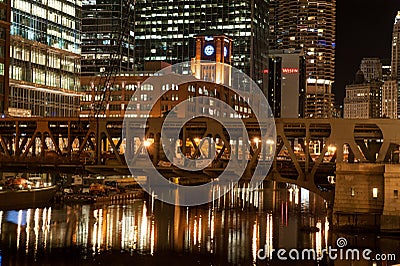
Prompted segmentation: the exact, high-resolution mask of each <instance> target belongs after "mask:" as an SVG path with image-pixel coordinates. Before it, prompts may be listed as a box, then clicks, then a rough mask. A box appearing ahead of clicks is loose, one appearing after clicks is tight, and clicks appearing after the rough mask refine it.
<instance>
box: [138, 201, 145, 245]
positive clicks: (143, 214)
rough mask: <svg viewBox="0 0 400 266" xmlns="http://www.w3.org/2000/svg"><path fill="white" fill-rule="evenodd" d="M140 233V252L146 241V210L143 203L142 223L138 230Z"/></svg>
mask: <svg viewBox="0 0 400 266" xmlns="http://www.w3.org/2000/svg"><path fill="white" fill-rule="evenodd" d="M139 233H140V246H139V248H140V250H144V248H145V244H146V239H147V208H146V204H145V203H143V210H142V222H141V225H140V229H139Z"/></svg>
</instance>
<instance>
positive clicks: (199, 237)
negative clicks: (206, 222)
mask: <svg viewBox="0 0 400 266" xmlns="http://www.w3.org/2000/svg"><path fill="white" fill-rule="evenodd" d="M201 232H202V231H201V215H200V217H199V231H198V239H199V247H200V244H201Z"/></svg>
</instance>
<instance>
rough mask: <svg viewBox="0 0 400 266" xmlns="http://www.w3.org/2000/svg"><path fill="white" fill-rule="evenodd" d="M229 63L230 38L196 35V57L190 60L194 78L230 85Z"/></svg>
mask: <svg viewBox="0 0 400 266" xmlns="http://www.w3.org/2000/svg"><path fill="white" fill-rule="evenodd" d="M204 61H205V62H204ZM208 61H210V63H208ZM231 63H232V40H231V39H230V38H228V37H227V36H224V35H219V36H197V37H196V57H195V58H194V60H192V65H193V67H194V69H193V70H192V72H193V73H195V76H196V78H198V79H203V80H206V81H211V82H215V83H217V84H227V85H231V84H230V83H231V67H229V66H227V65H230V64H231ZM225 64H227V65H225Z"/></svg>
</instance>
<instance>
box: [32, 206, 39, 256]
mask: <svg viewBox="0 0 400 266" xmlns="http://www.w3.org/2000/svg"><path fill="white" fill-rule="evenodd" d="M39 212H40V210H39V208H36V209H35V214H34V217H35V218H34V219H35V220H34V221H35V226H34V227H33V231H34V232H35V249H34V254H35V255H36V253H37V250H38V245H39V221H40V220H39V219H40V214H39Z"/></svg>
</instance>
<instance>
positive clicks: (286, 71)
mask: <svg viewBox="0 0 400 266" xmlns="http://www.w3.org/2000/svg"><path fill="white" fill-rule="evenodd" d="M282 73H283V74H297V73H299V69H298V68H290V67H284V68H282ZM264 74H268V69H264Z"/></svg>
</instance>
